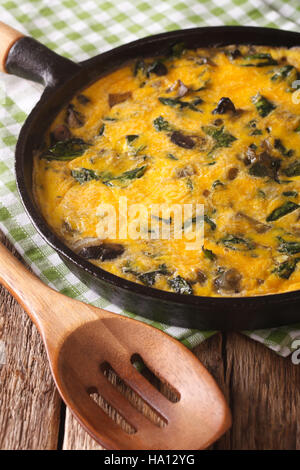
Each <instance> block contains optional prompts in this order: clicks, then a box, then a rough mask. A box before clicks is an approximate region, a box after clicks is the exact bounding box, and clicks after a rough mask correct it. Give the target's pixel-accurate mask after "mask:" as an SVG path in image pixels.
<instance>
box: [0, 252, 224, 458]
mask: <svg viewBox="0 0 300 470" xmlns="http://www.w3.org/2000/svg"><path fill="white" fill-rule="evenodd" d="M0 281H1V282H2V283H3V285H4V286H5V287H7V288H8V290H9V291H10V292H11V293H12V294H13V295H14V297H15V298H16V299H17V300H18V301H19V302H20V304H21V305H22V306H23V307H24V308H25V310H26V311H27V313H28V314H29V316H30V318H31V319H32V321H33V322H34V323H35V325H36V326H37V328H38V330H39V332H40V334H41V336H42V338H43V341H44V343H45V347H46V350H47V354H48V358H49V362H50V366H51V370H52V374H53V377H54V380H55V383H56V385H57V388H58V390H59V392H60V394H61V396H62V398H63V400H64V401H65V403H66V405H67V406H68V407H69V408H70V410H71V411H72V413H73V414H74V415H75V417H76V418H77V419H78V421H79V422H80V423H81V424H82V426H83V427H84V428H85V429H86V430H87V431H88V432H89V434H90V435H91V436H92V437H93V438H94V439H96V441H98V442H99V443H100V444H102V445H103V446H104V447H105V448H107V449H134V450H139V449H157V450H158V449H174V450H175V449H189V450H191V449H193V450H196V449H204V448H206V447H208V446H209V445H210V444H212V443H213V442H214V441H215V440H216V439H218V438H219V437H220V436H221V435H222V434H223V433H224V432H225V431H226V430H227V429H228V428H229V427H230V425H231V416H230V411H229V408H228V406H227V404H226V401H225V398H224V396H223V394H222V393H221V391H220V389H219V388H218V386H217V384H216V382H215V381H214V379H213V378H212V376H211V375H210V374H209V373H208V371H207V370H206V369H205V368H204V367H203V365H202V364H201V363H200V362H199V361H198V359H197V358H196V357H195V356H194V355H193V354H192V353H191V352H190V351H189V350H188V349H187V348H186V347H184V346H183V345H182V344H181V343H179V342H178V341H176V340H174V339H173V338H171V337H170V336H168V335H167V334H165V333H163V332H161V331H160V330H158V329H156V328H153V327H151V326H149V325H147V324H144V323H141V322H139V321H136V320H132V319H130V318H126V317H124V316H121V315H117V314H114V313H111V312H107V311H105V310H102V309H100V308H96V307H92V306H90V305H86V304H84V303H82V302H79V301H76V300H73V299H70V298H68V297H66V296H64V295H61V294H59V293H57V292H56V291H54V290H52V289H50V288H49V287H47V286H46V285H45V284H43V283H42V282H41V281H40V280H39V279H37V278H36V277H35V276H34V275H33V274H31V273H29V272H28V271H27V270H26V268H25V267H24V266H23V265H22V264H21V263H20V262H19V261H17V260H16V259H15V258H14V256H13V255H12V254H11V253H10V252H9V251H8V250H7V249H6V248H5V247H4V246H3V245H1V244H0ZM142 313H143V312H141V314H142ZM136 355H139V356H141V357H142V358H143V361H144V363H145V365H146V366H147V367H148V368H149V369H150V370H151V371H152V372H153V373H154V374H155V375H156V376H157V377H158V378H159V379H160V380H161V381H162V382H163V383H164V384H169V385H170V387H171V388H172V390H173V391H174V393H175V395H176V396H177V402H174V400H173V401H170V400H169V399H168V398H167V397H166V396H165V395H163V394H162V393H160V391H159V390H158V389H157V388H155V387H154V385H152V384H151V383H150V382H149V381H148V380H147V379H146V378H145V377H144V376H143V375H142V374H141V373H140V372H139V371H138V370H137V369H136V367H134V365H133V364H132V362H133V359H134V357H136ZM108 368H109V369H113V371H114V372H113V374H117V375H118V376H119V377H120V379H121V380H120V379H118V380H119V382H118V381H115V384H114V383H111V381H109V380H108V376H107V375H105V373H104V372H105V370H107V369H108ZM116 382H118V383H119V384H120V382H122V383H123V384H126V385H127V386H129V387H130V388H131V389H132V390H133V391H134V392H135V394H137V395H138V397H140V398H141V400H143V401H144V402H145V403H146V405H145V406H146V408H150V409H151V410H152V411H153V413H154V414H155V415H157V416H158V417H159V420H158V421H160V422H161V423H163V424H164V425H163V426H159V425H158V424H157V422H156V424H155V423H153V422H152V421H151V420H149V419H148V418H147V417H146V416H144V414H142V412H141V411H142V410H140V411H138V409H136V408H135V407H134V406H133V404H132V402H131V403H130V400H128V399H127V398H126V397H125V396H124V394H122V393H121V392H120V389H118V387H116ZM97 394H99V395H100V396H101V397H102V403H103V402H104V403H106V406H105V407H104V408H106V410H105V409H102V408H101V407H100V406H99V404H97V403H96V401H94V399H93V398H92V397H94V396H95V395H97ZM107 404H109V405H110V406H111V407H112V408H114V409H115V410H116V412H117V414H116V416H117V417H118V420H119V422H120V420H121V421H122V419H124V420H125V421H126V422H127V425H128V426H127V428H128V429H129V431H128V429H127V431H125V430H124V429H122V427H120V424H118V423H117V422H115V421H113V420H112V419H111V418H110V417H109V416H108V414H107ZM147 404H148V405H149V406H148V405H147ZM105 411H106V412H105ZM123 428H124V426H123ZM125 429H126V427H125Z"/></svg>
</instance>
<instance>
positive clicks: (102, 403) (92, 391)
mask: <svg viewBox="0 0 300 470" xmlns="http://www.w3.org/2000/svg"><path fill="white" fill-rule="evenodd" d="M87 393H88V394H89V396H90V398H91V400H93V401H94V402H95V403H96V405H98V406H99V408H101V410H103V411H104V413H106V414H107V415H108V416H109V418H110V419H111V420H112V421H114V423H116V424H117V425H118V426H120V428H121V429H122V431H124V432H126V433H127V434H135V433H136V432H137V430H136V429H135V428H134V427H133V426H132V425H131V424H130V423H129V422H128V421H127V420H126V419H125V418H124V416H122V415H121V414H120V413H119V412H118V411H117V410H116V409H115V408H114V407H113V406H112V405H111V404H110V403H109V402H108V401H107V400H105V398H104V397H103V396H102V395H100V393H99V392H98V390H97V388H96V387H90V388H89V389H88V390H87Z"/></svg>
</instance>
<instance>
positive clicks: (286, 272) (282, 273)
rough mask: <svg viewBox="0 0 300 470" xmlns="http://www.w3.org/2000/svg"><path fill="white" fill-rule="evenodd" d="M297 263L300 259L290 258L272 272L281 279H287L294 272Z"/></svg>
mask: <svg viewBox="0 0 300 470" xmlns="http://www.w3.org/2000/svg"><path fill="white" fill-rule="evenodd" d="M298 261H300V258H290V259H288V260H287V261H284V262H283V263H280V264H279V266H277V267H276V268H275V269H274V270H273V271H272V272H273V273H276V274H277V275H278V276H279V277H281V278H282V279H289V277H290V276H291V275H292V274H293V272H294V271H295V269H296V266H297V263H298Z"/></svg>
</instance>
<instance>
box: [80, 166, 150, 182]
mask: <svg viewBox="0 0 300 470" xmlns="http://www.w3.org/2000/svg"><path fill="white" fill-rule="evenodd" d="M146 169H147V165H144V166H141V167H139V168H134V169H133V170H128V171H125V172H124V173H122V174H121V175H119V176H114V175H112V174H111V173H109V172H102V173H99V172H97V171H94V170H91V169H89V168H79V169H78V170H72V172H71V174H72V176H73V178H75V179H76V181H78V182H79V183H80V184H83V183H86V182H88V181H91V180H96V181H99V180H100V181H102V183H103V184H105V185H106V186H113V183H112V181H117V182H120V183H121V184H122V185H123V186H127V185H128V184H129V183H130V181H132V180H134V179H137V178H141V177H142V176H143V175H144V173H145V171H146Z"/></svg>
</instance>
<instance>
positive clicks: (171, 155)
mask: <svg viewBox="0 0 300 470" xmlns="http://www.w3.org/2000/svg"><path fill="white" fill-rule="evenodd" d="M167 157H168V158H169V159H170V160H178V158H177V157H175V155H173V153H168V155H167Z"/></svg>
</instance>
